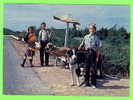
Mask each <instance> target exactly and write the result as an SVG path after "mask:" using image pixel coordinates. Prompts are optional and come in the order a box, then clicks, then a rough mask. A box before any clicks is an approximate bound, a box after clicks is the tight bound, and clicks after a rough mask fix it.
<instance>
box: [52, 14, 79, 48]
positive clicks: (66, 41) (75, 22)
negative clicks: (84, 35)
mask: <svg viewBox="0 0 133 100" xmlns="http://www.w3.org/2000/svg"><path fill="white" fill-rule="evenodd" d="M53 18H54V19H55V20H59V21H62V22H65V23H66V24H67V27H66V31H65V42H64V47H68V34H69V23H71V24H73V25H74V26H76V25H80V23H79V22H77V21H75V20H72V19H70V18H59V17H56V16H53Z"/></svg>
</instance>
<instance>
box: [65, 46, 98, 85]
mask: <svg viewBox="0 0 133 100" xmlns="http://www.w3.org/2000/svg"><path fill="white" fill-rule="evenodd" d="M67 53H68V55H69V68H70V70H71V77H72V85H77V86H81V85H82V84H83V83H85V85H86V86H89V83H90V84H92V85H94V84H95V85H96V70H97V69H96V54H95V53H94V51H93V50H92V49H90V50H88V51H86V50H78V49H76V48H74V49H71V50H69V51H68V52H67ZM81 77H82V78H83V79H84V81H83V82H82V84H81V83H80V78H81ZM75 80H76V84H75ZM88 82H89V83H88ZM94 82H95V83H94Z"/></svg>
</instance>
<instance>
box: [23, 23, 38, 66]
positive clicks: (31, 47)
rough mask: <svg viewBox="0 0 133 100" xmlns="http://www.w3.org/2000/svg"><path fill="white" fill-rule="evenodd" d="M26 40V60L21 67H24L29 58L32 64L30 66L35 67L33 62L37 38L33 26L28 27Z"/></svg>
mask: <svg viewBox="0 0 133 100" xmlns="http://www.w3.org/2000/svg"><path fill="white" fill-rule="evenodd" d="M24 40H25V42H26V43H27V49H26V52H25V54H24V59H23V63H22V64H21V66H22V67H24V65H25V62H26V59H27V58H28V59H29V62H30V66H31V67H33V64H32V61H33V56H34V55H35V42H36V36H35V34H34V27H33V26H30V27H28V34H27V35H26V37H25V38H24Z"/></svg>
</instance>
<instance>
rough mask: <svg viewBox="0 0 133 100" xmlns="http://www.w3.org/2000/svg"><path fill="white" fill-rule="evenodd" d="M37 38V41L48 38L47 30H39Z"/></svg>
mask: <svg viewBox="0 0 133 100" xmlns="http://www.w3.org/2000/svg"><path fill="white" fill-rule="evenodd" d="M38 40H39V41H46V40H49V34H48V32H47V31H46V30H40V32H39V37H38Z"/></svg>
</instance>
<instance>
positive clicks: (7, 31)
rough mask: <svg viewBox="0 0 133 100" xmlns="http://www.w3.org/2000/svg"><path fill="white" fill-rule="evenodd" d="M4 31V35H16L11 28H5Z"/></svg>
mask: <svg viewBox="0 0 133 100" xmlns="http://www.w3.org/2000/svg"><path fill="white" fill-rule="evenodd" d="M3 31H4V35H14V34H15V33H16V32H15V31H13V30H11V29H9V28H4V29H3Z"/></svg>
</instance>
